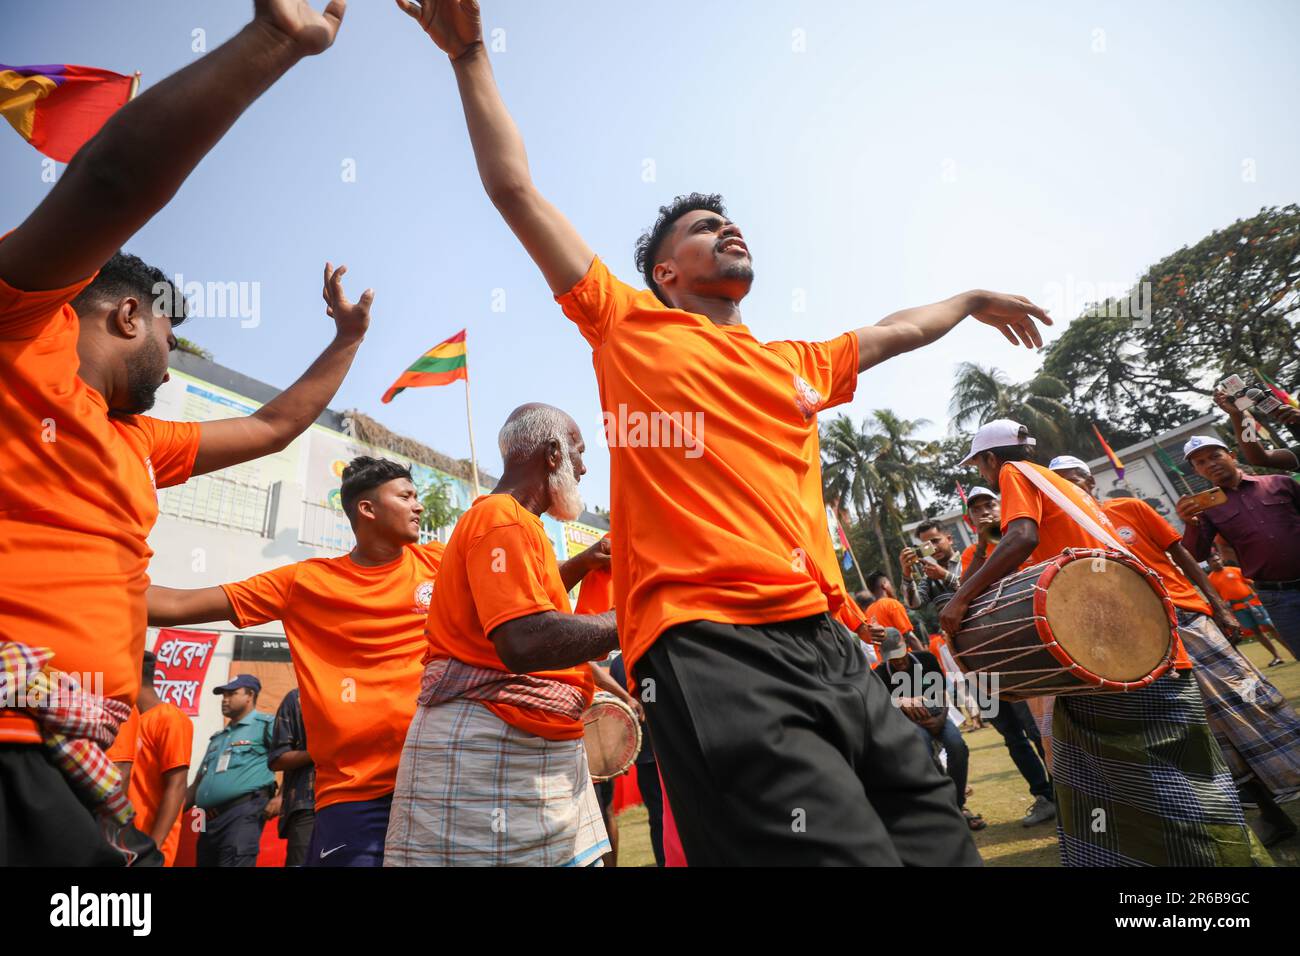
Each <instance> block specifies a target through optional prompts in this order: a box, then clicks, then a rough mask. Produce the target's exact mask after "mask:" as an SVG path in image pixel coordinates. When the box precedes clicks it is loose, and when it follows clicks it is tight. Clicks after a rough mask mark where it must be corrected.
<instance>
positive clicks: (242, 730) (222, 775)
mask: <svg viewBox="0 0 1300 956" xmlns="http://www.w3.org/2000/svg"><path fill="white" fill-rule="evenodd" d="M212 692H213V693H214V694H220V695H221V715H222V716H223V717H226V718H228V719H229V721H230V722H229V723H228V724H227V725H226V728H225V729H224V730H220V731H218V732H217V733H215V734H213V735H212V739H211V740H209V741H208V751H207V753H205V754H204V755H203V762H202V764H201V766H200V769H199V775H198V776H197V777H196V778H195V780H194V783H192V784H190V794H191V797H190V800H191V803H192V804H193V805H194V806H196V807H198V808H199V809H200V810H201V811H202V812H203V816H204V827H203V830H202V831H201V832H200V834H199V843H198V852H197V857H198V859H197V862H198V865H199V866H256V865H257V849H258V843H259V841H260V840H261V837H262V824H263V821H264V816H263V811H264V810H265V809H266V804H267V802H268V801H269V800H270V798H271V796H272V795H273V794H274V793H275V774H274V773H272V772H271V769H270V768H269V767H268V766H267V764H266V755H267V751H269V750H270V749H271V731H272V727H273V725H274V723H275V718H274V717H273V716H272V715H270V714H264V713H261V712H260V711H258V710H257V695H258V694H260V693H261V692H262V682H261V681H260V680H258V679H257V678H256V677H254V676H253V675H252V674H240V675H238V676H237V677H235V678H234V680H232V681H231V682H230V683H228V684H226V685H225V686H223V687H216V688H214V689H213V691H212Z"/></svg>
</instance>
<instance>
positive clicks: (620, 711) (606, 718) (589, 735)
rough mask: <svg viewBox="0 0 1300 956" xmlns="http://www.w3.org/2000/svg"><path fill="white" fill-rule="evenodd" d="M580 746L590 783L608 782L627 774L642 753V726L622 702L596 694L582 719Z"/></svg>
mask: <svg viewBox="0 0 1300 956" xmlns="http://www.w3.org/2000/svg"><path fill="white" fill-rule="evenodd" d="M582 742H583V744H584V745H585V746H586V748H587V765H588V768H589V769H590V771H591V779H592V780H595V781H596V782H597V783H600V782H602V781H605V780H609V779H611V778H613V777H617V776H619V775H621V774H625V773H627V771H628V768H629V767H631V766H632V762H633V761H634V760H636V757H637V754H639V753H640V752H641V722H640V721H639V720H637V719H636V714H635V713H634V712H633V711H632V708H631V707H629V706H628V705H627V704H625V703H623V701H621V700H619V699H618V698H617V697H615V696H614V695H613V694H610V693H607V692H606V691H603V690H598V691H596V694H595V696H594V697H593V698H592V701H591V706H590V707H588V708H587V710H586V711H585V712H584V713H583V715H582Z"/></svg>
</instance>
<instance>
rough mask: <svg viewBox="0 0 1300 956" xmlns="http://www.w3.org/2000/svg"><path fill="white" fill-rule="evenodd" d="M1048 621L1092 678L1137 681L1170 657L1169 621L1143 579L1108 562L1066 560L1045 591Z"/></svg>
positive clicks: (1159, 601)
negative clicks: (1168, 655)
mask: <svg viewBox="0 0 1300 956" xmlns="http://www.w3.org/2000/svg"><path fill="white" fill-rule="evenodd" d="M1046 612H1047V621H1048V623H1049V624H1050V626H1051V628H1052V633H1053V635H1054V636H1055V637H1056V640H1057V641H1058V642H1059V643H1060V645H1061V646H1062V647H1063V648H1064V649H1065V650H1066V652H1068V653H1069V655H1070V656H1071V657H1072V658H1074V660H1076V661H1077V662H1078V663H1079V664H1081V665H1082V666H1084V667H1086V668H1087V669H1088V670H1090V671H1092V673H1094V674H1097V675H1100V676H1101V677H1105V678H1108V679H1110V680H1116V681H1136V680H1141V679H1142V678H1143V677H1146V676H1147V675H1148V674H1150V673H1151V672H1152V671H1153V670H1154V669H1155V668H1156V667H1157V666H1158V665H1159V664H1160V663H1161V661H1163V660H1164V658H1165V656H1166V655H1167V654H1168V653H1169V645H1170V642H1171V636H1170V628H1169V618H1168V615H1167V613H1166V611H1165V607H1164V603H1163V602H1162V601H1161V599H1160V597H1159V596H1158V595H1157V593H1156V592H1155V590H1154V589H1153V588H1152V587H1151V585H1150V584H1149V583H1148V582H1147V580H1146V578H1145V577H1144V576H1143V575H1142V574H1141V573H1140V572H1138V571H1135V570H1134V569H1133V568H1130V567H1129V566H1128V565H1126V564H1121V563H1120V562H1118V561H1112V560H1110V559H1109V558H1100V557H1099V558H1096V559H1091V558H1090V559H1084V560H1078V561H1071V562H1069V563H1068V564H1066V565H1065V566H1064V567H1063V568H1061V570H1060V572H1059V573H1058V574H1057V575H1056V577H1055V578H1054V579H1053V581H1052V585H1051V587H1050V588H1048V590H1047V608H1046Z"/></svg>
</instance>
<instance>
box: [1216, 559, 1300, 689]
mask: <svg viewBox="0 0 1300 956" xmlns="http://www.w3.org/2000/svg"><path fill="white" fill-rule="evenodd" d="M1209 564H1210V583H1211V584H1213V585H1214V590H1216V591H1218V592H1219V596H1220V597H1221V598H1223V599H1224V600H1225V601H1227V602H1228V606H1229V607H1230V608H1232V613H1233V614H1235V615H1236V617H1237V625H1238V627H1239V628H1240V632H1241V637H1242V639H1244V640H1249V639H1251V638H1254V639H1255V640H1257V641H1259V643H1260V644H1261V645H1263V647H1264V650H1266V651H1268V653H1269V654H1270V655H1271V659H1270V660H1269V662H1268V666H1269V667H1277V666H1278V665H1280V664H1285V663H1286V661H1284V660H1282V656H1281V655H1280V654H1278V652H1277V647H1276V646H1274V644H1273V642H1272V640H1271V639H1270V638H1273V637H1276V638H1277V639H1278V642H1279V643H1281V640H1282V638H1281V637H1279V636H1278V633H1277V629H1276V628H1275V627H1273V619H1272V618H1270V617H1269V616H1268V611H1266V610H1264V604H1263V602H1261V601H1260V599H1259V595H1258V594H1256V593H1255V589H1254V588H1253V587H1251V586H1250V579H1249V578H1247V577H1246V576H1245V575H1244V574H1242V573H1241V568H1237V567H1231V566H1229V565H1226V564H1224V563H1223V555H1221V554H1220V553H1219V549H1218V548H1213V549H1211V551H1210V557H1209Z"/></svg>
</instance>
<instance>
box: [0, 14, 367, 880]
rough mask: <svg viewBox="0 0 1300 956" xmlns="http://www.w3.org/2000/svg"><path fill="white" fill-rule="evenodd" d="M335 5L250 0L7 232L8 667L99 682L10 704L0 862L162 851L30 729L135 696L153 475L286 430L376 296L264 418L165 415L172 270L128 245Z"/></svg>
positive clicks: (95, 715)
mask: <svg viewBox="0 0 1300 956" xmlns="http://www.w3.org/2000/svg"><path fill="white" fill-rule="evenodd" d="M343 9H344V3H343V2H342V0H335V2H333V3H331V4H330V5H329V7H327V8H326V10H325V11H324V12H318V11H317V10H315V9H313V8H312V5H311V4H310V3H308V2H306V0H266V2H262V3H258V4H257V5H256V9H255V12H254V16H253V20H252V22H250V23H248V24H247V25H246V26H245V27H244V28H243V29H242V30H240V31H239V32H238V33H237V34H236V35H235V36H234V37H232V38H231V39H230V40H228V41H227V42H226V43H224V44H222V45H221V46H220V47H219V48H217V49H216V50H213V51H212V52H211V53H210V54H208V55H206V56H204V57H202V58H201V59H199V60H197V61H195V62H194V63H192V64H190V65H189V66H187V67H185V68H184V69H182V70H180V71H178V72H177V73H175V74H174V75H172V76H170V77H168V78H167V79H164V80H162V81H161V82H159V83H157V84H156V85H154V86H151V87H150V88H149V89H147V90H146V91H145V92H144V93H142V94H141V95H140V96H138V97H137V98H135V99H134V100H132V101H131V102H130V103H127V104H126V105H125V106H123V107H122V108H121V109H120V110H118V111H117V112H116V113H115V114H114V115H113V116H112V117H111V118H110V119H109V120H108V121H107V122H106V123H105V124H104V126H103V128H102V129H101V130H100V131H99V133H98V134H97V135H96V136H95V137H94V138H93V139H91V140H90V141H89V142H87V143H86V144H85V145H84V146H83V147H82V148H81V149H80V150H79V151H78V152H77V154H76V156H74V157H73V159H72V162H71V163H69V164H68V168H67V170H66V172H64V173H62V174H61V175H60V176H59V178H58V181H57V182H56V183H55V184H54V186H53V187H52V188H51V189H50V191H49V193H48V195H47V196H46V197H45V198H44V199H43V200H42V201H41V203H40V204H39V205H38V206H37V207H36V209H35V210H34V211H33V212H32V213H31V215H30V216H28V217H27V218H26V220H24V221H23V222H22V224H21V225H19V226H18V227H17V228H16V229H14V230H13V231H12V232H10V233H8V234H7V235H6V236H4V237H3V240H2V241H0V462H3V465H0V648H4V649H5V650H6V654H5V657H4V660H5V665H4V666H5V667H6V668H7V669H9V670H10V676H11V677H14V678H15V683H17V684H19V685H22V686H25V685H26V683H27V680H28V678H27V677H26V674H25V672H26V671H27V670H28V669H29V668H32V667H43V668H49V669H56V670H58V671H61V672H64V673H71V674H93V675H96V678H97V679H99V678H102V686H93V687H89V688H86V689H87V690H88V691H90V695H95V700H96V704H95V705H94V706H93V707H91V706H84V707H81V708H79V710H80V711H81V712H79V713H76V714H73V715H69V716H70V717H71V718H73V719H71V720H70V719H68V718H67V717H66V716H64V715H62V714H61V713H60V712H58V711H56V710H55V709H54V708H43V709H40V710H39V711H38V712H37V713H36V714H33V713H31V712H29V711H27V710H16V709H10V710H5V711H0V743H3V744H5V745H18V746H4V747H2V748H0V802H2V803H3V805H4V807H5V813H4V814H2V815H0V866H3V865H19V864H31V865H60V866H80V865H121V864H123V863H128V862H141V863H149V862H157V861H160V860H161V858H162V857H161V855H160V854H158V853H157V852H154V851H153V850H152V848H151V847H149V846H147V845H145V844H147V841H145V840H144V839H143V837H142V836H141V835H140V834H139V833H138V832H137V831H135V830H133V829H132V828H131V827H129V826H127V825H126V823H127V821H129V818H130V808H129V803H128V802H127V799H126V795H125V791H124V789H123V788H122V787H121V780H120V776H119V775H118V774H117V773H116V772H115V771H114V770H113V769H112V767H111V765H106V764H102V763H97V762H96V761H95V760H94V759H93V756H78V757H74V762H75V763H76V764H77V765H78V766H79V767H80V769H81V770H83V771H84V773H81V774H74V775H70V776H68V777H64V776H63V775H62V774H61V773H60V771H59V770H57V769H56V766H55V764H54V762H52V761H51V760H50V759H49V757H48V755H47V754H46V753H45V752H44V749H43V748H42V747H41V746H40V743H41V741H42V738H43V737H46V738H48V739H50V740H51V741H57V740H58V739H59V738H58V737H57V736H56V735H62V734H64V732H65V731H72V732H73V733H72V739H71V740H70V742H69V746H70V747H72V748H74V752H75V753H77V754H85V755H92V754H93V753H94V751H93V749H92V748H93V747H96V746H99V747H102V746H108V745H109V744H111V742H112V740H113V737H114V736H115V734H116V732H117V727H118V725H119V724H120V723H121V722H122V720H124V719H125V717H126V715H127V714H128V713H129V711H130V707H131V704H132V703H134V701H135V697H136V692H137V690H138V688H139V685H140V662H141V659H142V655H143V653H144V640H145V599H144V592H145V589H146V587H147V586H148V576H147V568H148V564H149V558H150V555H151V553H152V552H151V551H150V549H149V545H148V540H147V539H148V535H149V531H150V529H151V528H152V527H153V524H154V521H155V519H156V517H157V514H158V501H157V493H156V492H157V489H158V488H161V487H166V486H168V485H177V484H180V483H182V482H184V481H185V480H186V479H187V478H189V477H190V476H191V475H199V474H203V473H205V472H210V471H215V470H217V469H220V468H224V467H226V466H228V465H233V464H237V463H239V462H244V461H248V460H249V459H252V458H257V457H259V456H261V455H266V454H269V453H271V452H274V451H278V450H280V449H282V448H284V447H285V446H286V445H287V444H288V443H289V442H290V441H292V440H293V438H294V437H295V436H297V435H298V434H299V433H301V432H302V431H303V430H305V429H306V428H307V427H308V426H309V425H310V424H311V423H312V422H313V421H314V420H315V418H316V416H317V415H319V414H320V412H321V411H322V410H323V409H324V408H325V406H326V404H327V403H328V401H329V400H330V398H332V397H333V395H334V393H335V391H336V390H337V389H338V386H339V384H340V383H341V382H342V380H343V376H344V375H345V374H346V372H347V370H348V368H349V367H350V365H351V363H352V359H353V357H354V356H355V354H356V350H357V347H358V345H359V344H360V342H361V338H362V335H363V334H364V332H365V326H366V323H365V321H364V319H365V316H366V315H367V314H368V313H365V310H363V314H362V315H360V316H359V317H358V316H353V315H351V314H349V315H348V316H346V317H342V316H340V317H336V326H337V334H336V336H335V339H334V341H333V343H331V345H330V346H329V347H328V348H327V349H326V350H325V352H324V353H323V354H322V355H321V357H320V358H319V359H318V360H317V361H316V363H315V364H313V366H312V367H311V368H310V369H309V370H308V372H307V373H306V374H305V375H304V376H303V378H302V379H300V380H299V381H298V382H297V383H296V384H295V385H294V386H292V387H291V388H289V389H287V390H285V391H284V392H283V393H281V394H280V396H279V397H277V398H276V399H275V401H273V402H270V403H268V404H267V405H265V406H263V407H262V408H261V409H259V410H258V411H257V412H256V413H254V414H253V415H250V416H248V417H246V418H236V419H230V420H227V421H219V422H205V423H203V424H201V425H200V424H195V423H179V422H164V421H159V420H157V419H153V418H150V417H148V416H146V415H144V414H142V413H143V412H145V411H147V410H148V409H149V408H150V407H151V406H152V404H153V401H154V393H155V392H156V391H157V389H158V387H159V386H160V385H161V384H162V383H163V382H164V381H166V379H167V354H168V351H169V350H170V349H173V348H175V347H176V338H175V336H174V334H173V332H172V330H173V327H174V326H175V325H176V324H177V323H179V322H180V321H181V320H182V319H183V318H184V311H183V304H182V301H181V296H180V294H179V293H178V291H177V290H176V289H175V288H173V287H172V284H171V283H170V282H169V281H168V280H167V278H166V276H165V275H164V274H163V272H162V271H161V270H159V269H156V268H153V267H151V266H148V265H146V264H145V263H143V262H141V261H140V260H139V259H138V258H136V257H135V256H130V255H124V254H121V251H120V250H121V247H122V245H123V244H124V243H125V242H127V241H128V240H129V239H130V238H131V237H132V236H133V235H134V234H135V233H136V231H137V230H138V229H140V227H141V226H143V225H144V224H145V223H146V222H148V221H149V220H150V219H151V218H153V216H154V215H155V214H156V213H157V212H158V211H159V210H160V209H162V208H163V207H164V206H165V205H166V204H167V203H168V201H169V200H170V199H171V197H172V196H173V195H174V194H175V193H176V191H177V190H178V189H179V188H180V185H181V183H182V182H183V181H184V180H185V178H186V177H187V176H188V175H189V174H190V173H191V172H192V171H193V170H194V168H195V167H196V166H197V165H198V164H199V162H200V161H201V160H202V159H203V157H204V156H205V155H206V154H207V153H208V152H209V150H211V149H212V148H213V146H215V145H216V143H217V142H218V141H219V140H220V139H221V137H222V136H223V135H225V133H226V131H227V130H228V129H229V128H230V127H231V125H232V124H233V123H234V122H235V121H236V120H237V119H238V118H239V116H240V115H241V114H242V113H243V111H244V110H245V109H246V108H247V107H248V106H249V105H250V104H251V103H252V102H253V101H254V100H256V99H257V98H258V96H260V95H261V94H262V93H263V92H265V91H266V90H267V89H268V88H269V87H270V86H271V85H272V84H274V83H275V82H276V81H277V80H278V79H279V78H280V77H281V76H283V75H284V74H285V73H286V72H287V71H288V70H289V69H290V68H292V67H293V66H294V65H295V64H296V63H297V62H298V61H299V60H301V59H303V58H304V57H307V56H311V55H314V54H316V53H320V52H322V51H323V50H325V49H326V48H328V47H329V46H330V45H331V44H332V43H333V40H334V37H335V34H336V33H337V31H338V29H339V23H340V20H341V18H342V16H343ZM9 146H10V141H9V140H6V141H5V143H4V144H3V147H4V148H9ZM170 228H172V229H184V228H187V227H186V225H185V224H183V223H174V224H172V225H171V227H170ZM365 304H366V305H368V301H366V302H365ZM358 318H359V319H360V321H358ZM19 642H21V643H19ZM11 643H12V646H11ZM20 660H21V661H22V666H21V668H20V667H19V666H18V663H17V662H18V661H20ZM14 671H17V673H14ZM97 682H98V681H97ZM100 694H102V695H103V698H102V704H101V703H99V698H98V696H97V695H100ZM37 716H39V718H40V724H39V725H38V724H37V722H36V720H35V719H34V717H37ZM73 786H77V787H78V790H77V791H76V792H74V791H73V789H72V787H73ZM87 805H92V806H94V807H95V809H94V810H93V811H91V812H88V811H87V809H86V807H87Z"/></svg>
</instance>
